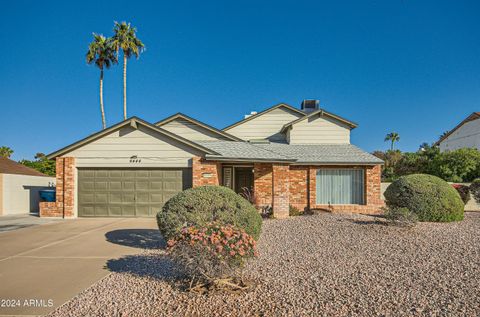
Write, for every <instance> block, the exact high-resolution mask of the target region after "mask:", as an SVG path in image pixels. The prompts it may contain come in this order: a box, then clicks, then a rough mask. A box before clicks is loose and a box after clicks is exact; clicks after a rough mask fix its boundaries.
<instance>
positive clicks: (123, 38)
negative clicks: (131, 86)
mask: <svg viewBox="0 0 480 317" xmlns="http://www.w3.org/2000/svg"><path fill="white" fill-rule="evenodd" d="M113 32H114V33H115V34H114V35H113V37H112V44H113V47H114V48H115V50H116V52H117V55H118V52H119V51H120V50H122V52H123V119H125V120H126V119H127V59H129V58H130V57H132V55H135V57H136V58H137V59H138V57H139V56H140V54H141V53H142V52H143V51H144V50H145V45H144V44H143V43H142V41H140V40H139V39H138V38H137V35H136V32H137V29H136V28H135V27H132V26H130V23H128V24H127V23H126V22H121V23H118V22H116V21H115V26H114V28H113Z"/></svg>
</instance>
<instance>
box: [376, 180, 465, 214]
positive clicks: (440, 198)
mask: <svg viewBox="0 0 480 317" xmlns="http://www.w3.org/2000/svg"><path fill="white" fill-rule="evenodd" d="M384 195H385V199H386V203H387V206H388V207H390V208H402V207H404V208H407V209H408V210H410V211H411V212H413V213H415V214H416V215H417V217H418V220H419V221H435V222H448V221H458V220H462V219H463V209H464V204H463V201H462V199H461V198H460V195H459V194H458V192H457V191H456V190H455V188H453V187H452V186H451V185H449V184H448V183H447V182H446V181H444V180H442V179H441V178H438V177H436V176H433V175H427V174H412V175H407V176H402V177H400V178H399V179H397V180H396V181H394V182H393V183H392V184H390V186H388V188H387V190H386V191H385V193H384Z"/></svg>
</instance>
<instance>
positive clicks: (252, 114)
mask: <svg viewBox="0 0 480 317" xmlns="http://www.w3.org/2000/svg"><path fill="white" fill-rule="evenodd" d="M256 114H257V112H256V111H251V112H250V114H246V115H245V117H244V119H247V118H250V117H251V116H254V115H256Z"/></svg>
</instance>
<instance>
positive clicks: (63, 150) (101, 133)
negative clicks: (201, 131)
mask: <svg viewBox="0 0 480 317" xmlns="http://www.w3.org/2000/svg"><path fill="white" fill-rule="evenodd" d="M139 124H140V125H143V126H145V127H147V128H149V129H151V130H153V131H156V132H158V133H160V134H163V135H165V136H167V137H169V138H172V139H174V140H177V141H179V142H181V143H183V144H185V145H187V146H190V147H191V148H194V149H197V150H200V151H201V152H204V153H206V154H217V155H218V153H217V152H215V151H212V150H210V149H208V148H206V147H204V146H202V145H200V144H197V143H195V142H192V141H190V140H187V139H185V138H183V137H181V136H179V135H176V134H174V133H172V132H169V131H167V130H164V129H162V128H160V127H157V126H154V125H152V124H151V123H148V122H147V121H144V120H142V119H140V118H138V117H131V118H129V119H127V120H124V121H122V122H120V123H117V124H115V125H113V126H111V127H109V128H107V129H105V130H101V131H98V132H96V133H93V134H91V135H89V136H87V137H85V138H83V139H81V140H80V141H77V142H74V143H72V144H70V145H67V146H65V147H63V148H61V149H60V150H57V151H55V152H52V153H50V154H48V155H47V156H46V157H47V159H49V160H51V159H54V158H57V157H59V156H62V155H65V154H66V153H69V152H71V151H74V150H76V149H78V148H80V147H82V146H84V145H86V144H88V143H90V142H93V141H95V140H98V139H100V138H102V137H103V136H105V135H107V134H109V133H112V132H114V131H116V130H118V129H121V128H123V127H125V126H127V125H129V126H131V127H133V128H134V129H137V128H138V125H139Z"/></svg>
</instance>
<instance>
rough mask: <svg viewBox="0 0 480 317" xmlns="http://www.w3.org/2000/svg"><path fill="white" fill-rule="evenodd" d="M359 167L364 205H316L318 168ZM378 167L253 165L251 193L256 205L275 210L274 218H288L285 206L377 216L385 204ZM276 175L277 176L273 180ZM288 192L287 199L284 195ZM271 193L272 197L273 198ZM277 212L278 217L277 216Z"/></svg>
mask: <svg viewBox="0 0 480 317" xmlns="http://www.w3.org/2000/svg"><path fill="white" fill-rule="evenodd" d="M326 167H328V168H362V169H364V170H365V204H363V205H332V206H328V205H317V204H316V179H317V169H319V168H326ZM380 173H381V167H380V165H376V166H294V165H292V166H288V165H276V164H268V163H257V164H255V173H254V176H255V181H254V191H255V196H256V199H257V206H265V205H273V207H274V208H273V209H274V214H275V203H277V207H279V206H282V205H283V207H285V206H286V208H283V209H282V208H280V209H277V214H276V215H275V216H276V217H283V216H285V213H286V215H287V216H288V205H292V206H294V207H296V208H298V209H299V210H303V211H305V210H308V209H325V210H330V211H333V212H358V213H377V212H379V211H380V207H382V206H383V205H384V202H383V200H382V199H381V188H380V181H381V178H380V176H381V175H380ZM275 175H277V177H275ZM285 193H287V196H286V195H285ZM272 194H273V197H272ZM278 213H280V216H278Z"/></svg>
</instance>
